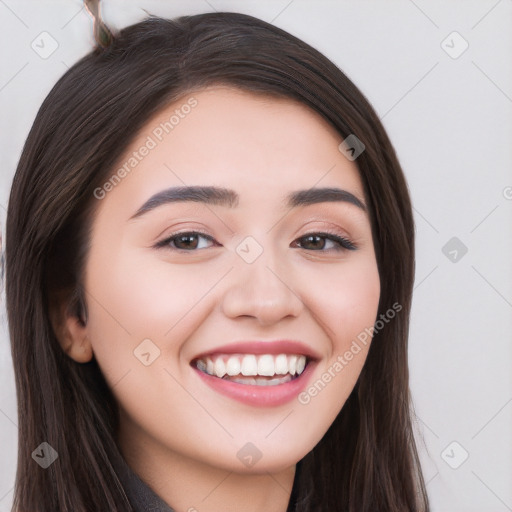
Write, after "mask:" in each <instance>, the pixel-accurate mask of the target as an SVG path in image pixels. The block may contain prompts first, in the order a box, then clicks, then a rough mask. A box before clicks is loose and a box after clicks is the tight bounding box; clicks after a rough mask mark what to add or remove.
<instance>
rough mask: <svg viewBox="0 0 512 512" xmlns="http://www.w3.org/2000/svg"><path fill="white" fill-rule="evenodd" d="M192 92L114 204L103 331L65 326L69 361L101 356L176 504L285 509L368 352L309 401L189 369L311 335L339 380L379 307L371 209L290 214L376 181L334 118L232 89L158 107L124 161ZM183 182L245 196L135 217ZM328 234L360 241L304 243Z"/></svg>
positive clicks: (144, 458)
mask: <svg viewBox="0 0 512 512" xmlns="http://www.w3.org/2000/svg"><path fill="white" fill-rule="evenodd" d="M190 96H193V97H194V98H195V99H196V100H197V102H198V103H197V106H196V107H195V108H194V109H192V111H191V112H190V114H188V115H187V116H186V117H184V118H183V119H180V123H179V125H177V126H175V128H174V129H173V131H172V132H171V133H169V134H167V135H165V137H164V139H163V140H162V142H160V143H159V144H158V145H157V147H156V148H154V149H152V150H151V151H150V152H149V154H148V155H147V156H146V157H144V159H142V161H141V162H140V163H139V164H138V165H137V167H136V169H134V170H133V171H132V172H131V173H130V174H129V175H128V176H127V177H126V178H125V179H123V180H122V181H121V183H119V184H118V185H117V186H115V187H114V188H113V189H112V190H111V191H110V192H108V193H107V194H106V196H105V197H104V198H103V199H101V200H98V207H97V210H96V214H95V217H94V221H93V226H92V234H91V247H90V252H89V254H88V258H87V262H86V268H85V278H84V285H85V289H86V301H87V309H88V320H87V324H86V325H85V326H84V325H81V324H80V323H79V322H78V321H77V319H76V318H74V317H67V318H66V319H65V322H64V324H63V326H61V328H59V333H60V334H59V336H60V339H61V342H62V345H63V348H64V349H65V350H66V351H67V353H68V354H69V356H70V357H72V358H74V359H75V360H77V361H80V362H85V361H88V360H90V359H91V357H93V355H94V357H95V358H96V359H97V361H98V363H99V365H100V368H101V370H102V372H103V374H104V376H105V378H106V380H107V382H108V384H109V386H110V387H111V388H112V390H113V393H114V395H115V397H116V400H117V401H118V404H119V408H120V431H119V436H118V443H119V446H120V448H121V451H122V453H123V455H124V457H125V459H126V460H127V461H128V463H129V465H130V466H131V467H132V468H133V469H134V471H136V472H137V473H138V474H139V475H140V476H141V478H142V479H143V480H144V481H145V482H146V483H148V485H150V487H151V488H152V489H153V490H154V491H155V492H156V493H157V494H158V495H159V496H161V497H162V499H163V500H165V501H166V502H167V503H169V504H170V505H171V506H172V507H173V508H174V509H175V510H177V511H178V512H182V511H189V510H190V511H192V510H198V511H200V512H221V511H222V512H226V511H234V510H237V511H238V512H253V511H254V512H256V511H260V510H268V511H269V512H283V511H285V510H286V507H287V504H288V501H289V496H290V492H291V488H292V484H293V478H294V474H295V464H296V463H297V462H298V461H299V460H300V459H301V458H303V457H304V456H305V455H306V454H307V453H308V452H309V451H310V450H311V449H312V448H313V447H314V446H315V445H316V444H317V443H318V442H319V441H320V439H321V438H322V436H323V435H324V434H325V432H326V431H327V429H328V428H329V426H330V425H331V424H332V422H333V421H334V419H335V417H336V415H337V414H338V413H339V411H340V410H341V408H342V406H343V404H344V403H345V401H346V399H347V397H348V396H349V394H350V392H351V390H352V389H353V387H354V385H355V383H356V381H357V378H358V376H359V374H360V371H361V369H362V366H363V364H364V361H365V358H366V355H367V350H368V348H369V344H367V345H366V346H363V345H361V348H362V350H361V351H360V352H359V353H358V354H357V355H355V356H354V357H353V359H352V360H351V361H350V362H348V364H347V365H346V366H345V367H344V368H343V371H341V372H339V373H338V374H336V377H335V378H333V379H332V380H331V382H330V383H328V384H327V385H326V386H325V388H324V389H323V390H322V391H321V392H319V393H318V394H317V396H315V397H314V398H312V399H311V401H310V402H309V403H308V404H301V403H299V401H298V400H296V399H294V400H292V401H290V402H288V403H286V404H284V405H279V406H272V407H256V406H252V405H247V404H244V403H241V402H239V401H235V400H233V399H232V398H229V397H226V396H224V395H221V394H219V393H218V392H216V391H214V390H213V389H211V388H210V387H209V386H207V385H205V384H204V382H203V381H202V379H201V378H199V376H198V375H197V374H196V371H195V370H194V369H192V368H191V365H190V362H191V360H192V359H193V358H194V357H195V356H197V355H198V354H200V353H204V352H207V351H209V350H213V349H214V348H216V347H219V346H221V345H224V344H226V343H230V342H234V341H237V340H276V339H295V340H301V341H303V342H304V343H305V344H306V345H308V346H310V347H312V348H313V349H314V350H315V351H316V352H317V353H318V354H319V356H320V359H319V360H318V362H317V364H316V367H315V368H314V373H313V375H312V376H311V378H310V380H309V383H314V382H315V381H317V380H318V379H320V378H321V376H322V374H324V373H325V372H328V369H329V368H330V367H332V365H333V364H334V363H335V361H336V360H337V358H338V357H339V356H342V355H343V354H344V353H345V352H346V351H347V350H348V349H349V348H350V345H351V343H352V342H353V340H354V339H356V337H357V335H358V334H359V333H361V332H362V331H364V329H365V328H368V327H370V326H372V325H373V323H374V321H375V318H376V315H377V308H378V301H379V295H380V283H379V275H378V270H377V263H376V259H375V252H374V246H373V241H372V236H371V226H370V221H369V217H368V214H367V213H366V212H365V211H363V210H362V209H360V208H358V207H356V206H354V205H352V204H349V203H346V202H323V203H320V204H313V205H308V206H304V207H298V208H294V209H292V210H290V209H289V208H285V207H284V206H283V198H284V197H285V195H287V194H288V193H290V192H292V191H295V190H299V189H309V188H311V187H339V188H342V189H344V190H347V191H349V192H351V193H352V194H354V195H355V196H356V197H358V198H359V199H360V200H361V201H362V202H364V193H363V187H362V184H361V180H360V178H359V174H358V171H357V167H356V165H355V162H351V161H349V160H348V159H347V158H345V156H344V155H343V154H342V153H341V152H340V151H339V150H338V145H339V144H340V142H341V141H342V138H341V137H340V135H339V134H338V133H337V132H336V131H335V130H334V129H333V128H332V127H331V126H330V125H329V124H328V123H327V122H326V121H325V120H323V119H322V118H321V117H320V116H319V115H318V114H316V113H315V112H313V111H312V110H310V109H309V108H307V107H306V106H304V105H302V104H299V103H296V102H294V101H292V100H289V99H275V98H270V97H265V96H261V95H254V94H250V93H247V92H241V91H238V90H235V89H231V88H228V87H220V86H216V87H210V88H207V89H204V90H202V91H199V92H195V93H194V94H193V95H192V94H190V95H188V96H186V97H185V98H184V99H182V100H180V101H177V102H175V103H174V104H172V105H170V106H169V107H168V108H166V109H165V110H163V111H162V112H160V113H159V114H158V115H157V116H156V117H155V118H154V119H152V120H151V121H150V122H149V123H148V124H147V125H146V127H145V128H144V129H143V130H142V131H141V132H140V135H139V136H138V138H137V140H135V141H134V142H133V143H132V144H131V145H130V147H129V148H128V149H127V151H126V154H125V157H124V158H123V159H121V160H120V162H119V166H121V165H122V164H123V163H124V161H125V160H126V158H127V157H128V156H129V155H130V154H131V153H132V152H133V151H135V150H137V149H138V148H140V147H141V145H143V144H144V142H145V141H146V140H147V136H148V135H151V133H152V130H154V128H155V127H156V126H158V125H159V123H160V122H163V121H165V120H168V119H169V117H170V115H171V114H172V112H173V111H174V110H175V109H176V108H179V107H180V106H181V105H183V104H184V103H185V102H186V100H187V99H188V98H189V97H190ZM116 169H117V167H116ZM183 185H215V186H222V187H227V188H230V189H234V190H235V191H236V192H237V193H238V194H239V195H240V201H239V204H238V206H236V207H234V208H227V207H225V206H218V205H208V206H207V205H204V204H201V203H198V202H192V203H191V202H188V203H185V202H181V203H173V204H167V205H164V206H160V207H159V208H156V209H155V210H153V211H151V212H148V213H146V214H144V215H142V216H139V217H136V218H135V219H130V217H131V216H132V215H133V214H134V213H135V212H136V211H137V210H138V208H139V207H140V206H141V205H142V204H143V203H144V202H145V201H146V200H147V199H148V198H149V197H151V196H152V195H153V194H155V193H156V192H159V191H161V190H164V189H166V188H168V187H173V186H183ZM198 229H199V230H201V231H203V232H206V233H207V234H209V235H210V236H212V237H213V238H214V240H215V244H216V245H213V244H212V243H211V242H209V241H208V240H207V239H203V238H199V239H198V241H200V242H199V243H200V246H199V247H200V248H197V249H192V250H190V249H188V250H187V249H182V250H181V251H179V250H178V249H176V248H175V247H172V245H168V246H167V248H159V249H156V248H155V247H154V245H155V244H156V243H157V242H159V241H161V240H163V239H165V238H167V237H168V236H169V235H170V234H172V233H175V232H176V231H179V232H189V231H194V230H198ZM322 231H331V232H334V233H336V234H338V235H341V236H344V237H346V238H348V239H349V240H350V241H352V243H354V244H355V245H356V246H357V250H353V251H350V250H346V249H345V250H343V249H342V250H339V251H336V247H338V246H337V244H336V242H331V241H329V240H328V239H325V238H324V239H321V240H320V242H322V240H323V241H325V244H326V245H325V248H322V244H321V243H320V244H317V245H316V246H314V245H313V246H311V245H310V246H308V245H307V244H306V245H303V246H301V245H300V243H298V241H299V242H300V240H302V241H303V244H304V239H303V238H302V237H304V235H305V234H308V233H315V232H316V233H318V232H322ZM249 235H250V236H252V237H253V238H254V239H256V240H257V242H258V243H259V244H260V246H261V247H262V248H263V253H262V254H261V256H260V257H259V258H257V259H256V260H255V261H254V262H253V263H251V264H248V263H247V262H246V261H244V260H243V259H242V258H241V257H240V256H239V255H238V254H237V252H236V247H237V246H238V244H240V242H241V241H242V240H244V238H245V237H246V236H249ZM304 247H306V248H304ZM307 247H313V248H307ZM315 247H318V248H315ZM144 339H151V340H152V342H153V343H154V344H155V345H156V346H157V347H158V348H159V350H160V356H159V357H158V358H156V359H155V360H154V362H153V363H152V364H150V365H149V366H145V365H143V364H142V363H141V362H140V361H139V359H137V358H136V357H134V350H135V349H136V348H137V346H138V345H139V344H140V343H141V341H142V340H144ZM331 371H332V370H331ZM247 442H251V443H253V444H254V445H255V446H256V447H257V448H258V450H259V451H260V452H261V454H262V457H261V459H260V460H259V461H258V462H257V463H256V464H254V466H252V467H246V466H245V465H244V464H242V463H241V461H240V460H239V459H238V458H237V452H238V451H239V450H240V449H241V448H242V447H243V446H244V445H245V444H246V443H247Z"/></svg>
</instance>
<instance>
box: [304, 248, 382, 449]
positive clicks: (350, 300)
mask: <svg viewBox="0 0 512 512" xmlns="http://www.w3.org/2000/svg"><path fill="white" fill-rule="evenodd" d="M315 280H316V283H317V284H318V285H319V286H318V288H317V292H316V294H314V295H313V294H312V295H310V301H309V303H308V305H309V308H310V309H311V310H312V312H313V313H315V316H316V317H317V321H318V322H319V323H320V324H321V325H322V326H323V327H324V331H325V333H326V335H327V336H328V337H329V338H330V340H331V343H330V345H329V353H328V354H326V357H325V358H324V359H323V360H322V361H321V362H320V363H319V365H318V368H317V370H316V372H315V378H314V379H313V380H312V381H311V382H310V384H309V386H308V387H307V388H306V389H305V390H304V392H303V393H301V394H300V395H299V397H298V402H299V404H300V407H302V408H305V410H307V411H308V412H307V417H316V418H318V421H319V423H322V425H317V428H318V427H320V428H321V429H323V430H324V431H327V429H328V428H329V426H330V425H331V424H332V422H333V421H334V419H335V418H336V416H337V415H338V413H339V411H340V410H341V408H342V407H343V404H344V403H345V401H346V400H347V398H348V397H349V395H350V393H351V392H352V389H353V388H354V386H355V384H356V382H357V379H358V378H359V375H360V373H361V370H362V368H363V365H364V363H365V360H366V356H367V354H368V350H369V346H370V343H371V337H372V336H371V333H372V330H371V329H372V328H373V326H374V323H375V320H376V317H377V312H378V305H379V299H380V279H379V273H378V268H377V264H376V261H375V258H374V257H370V256H368V257H367V258H359V259H357V260H356V259H355V258H354V260H353V261H351V262H350V264H348V262H347V265H346V266H345V267H344V268H340V269H338V271H336V272H329V273H328V274H325V275H321V276H319V275H318V274H317V275H316V278H315ZM303 432H310V434H311V436H312V439H313V437H314V435H315V432H314V431H313V430H311V429H310V427H308V424H307V423H305V424H304V430H303Z"/></svg>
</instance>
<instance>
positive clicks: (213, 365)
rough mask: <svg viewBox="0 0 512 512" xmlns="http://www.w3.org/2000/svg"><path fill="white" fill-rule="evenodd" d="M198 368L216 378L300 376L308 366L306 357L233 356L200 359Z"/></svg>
mask: <svg viewBox="0 0 512 512" xmlns="http://www.w3.org/2000/svg"><path fill="white" fill-rule="evenodd" d="M196 366H197V368H198V369H199V370H201V371H203V372H206V373H208V374H210V375H215V376H216V377H220V378H222V377H224V376H225V375H229V376H234V375H240V374H241V375H246V376H249V375H261V376H267V377H272V376H274V375H286V374H288V373H289V374H291V375H295V374H297V375H300V374H301V373H302V372H303V371H304V368H305V366H306V356H303V355H296V354H292V355H288V354H279V355H272V354H263V355H260V356H256V355H254V354H233V355H218V356H207V357H203V358H201V359H198V360H197V362H196Z"/></svg>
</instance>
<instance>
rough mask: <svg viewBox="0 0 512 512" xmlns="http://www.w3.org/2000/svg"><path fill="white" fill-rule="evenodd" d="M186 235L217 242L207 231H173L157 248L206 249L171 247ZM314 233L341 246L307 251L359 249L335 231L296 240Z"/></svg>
mask: <svg viewBox="0 0 512 512" xmlns="http://www.w3.org/2000/svg"><path fill="white" fill-rule="evenodd" d="M184 235H200V236H201V237H204V238H206V239H207V240H209V241H210V242H215V239H214V238H213V237H212V236H210V235H208V234H206V233H203V232H202V231H181V232H178V233H172V234H171V235H169V236H168V237H166V238H165V239H164V240H161V241H160V242H157V243H156V245H155V248H157V249H163V248H167V249H171V250H175V251H180V252H197V251H198V250H199V251H200V250H203V249H204V248H203V249H192V250H188V249H180V248H177V247H170V243H171V242H173V241H174V240H175V239H177V238H178V237H179V236H184ZM312 235H315V236H318V237H320V238H327V239H328V240H331V241H333V242H336V243H338V244H339V246H338V247H337V248H333V249H327V250H324V249H319V250H315V249H305V250H306V251H313V252H339V251H355V250H356V249H357V246H356V245H355V244H354V243H353V242H351V241H350V240H349V239H348V238H345V237H343V236H339V235H336V234H335V233H329V232H326V231H321V232H317V231H312V232H311V233H306V234H304V235H302V236H301V237H299V238H297V239H296V240H302V239H305V238H307V237H308V236H312ZM294 242H295V240H294Z"/></svg>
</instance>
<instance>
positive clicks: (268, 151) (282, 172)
mask: <svg viewBox="0 0 512 512" xmlns="http://www.w3.org/2000/svg"><path fill="white" fill-rule="evenodd" d="M341 141H342V137H341V136H340V135H339V134H338V133H337V132H336V130H335V129H334V128H333V127H332V126H331V125H330V124H329V123H328V122H327V121H326V120H324V119H323V118H322V117H321V116H320V115H319V114H317V113H316V112H314V111H313V110H312V109H310V108H309V107H307V106H305V105H303V104H301V103H299V102H297V101H294V100H292V99H288V98H276V97H272V96H268V95H260V94H257V95H256V94H253V93H250V92H246V91H241V90H238V89H234V88H231V87H226V86H213V87H209V88H207V89H204V90H200V91H196V92H193V93H190V94H187V95H184V96H183V97H182V98H180V99H179V100H177V101H175V102H173V103H172V104H170V105H168V106H166V107H165V108H163V109H162V110H161V111H160V112H158V113H157V114H156V115H155V116H154V117H153V118H152V119H151V120H150V121H149V122H148V123H146V125H145V126H144V127H143V128H142V130H141V131H140V132H139V134H138V136H137V137H136V139H135V140H134V141H133V142H132V143H131V144H130V146H129V147H128V148H127V150H126V151H125V153H124V154H123V156H122V157H121V159H119V161H118V162H117V164H116V166H114V168H113V169H112V175H114V174H116V173H117V171H118V170H120V169H124V171H123V172H121V173H120V174H121V175H122V179H121V180H119V182H118V183H116V185H115V186H114V187H112V189H113V190H112V191H111V192H109V193H108V194H107V197H106V199H107V200H108V202H109V203H114V202H118V201H119V203H121V202H122V201H124V202H126V198H130V199H129V200H130V202H131V201H132V200H133V202H134V203H135V204H136V203H141V202H143V201H144V200H145V199H146V198H147V197H149V196H150V195H152V194H154V193H155V192H158V191H159V190H161V189H163V188H166V187H173V186H190V185H216V186H222V187H226V188H230V189H235V190H237V191H238V195H239V196H240V203H241V204H242V205H244V204H245V203H246V202H247V203H249V202H251V201H253V202H255V203H256V204H258V202H259V204H260V206H261V204H262V203H261V201H262V200H264V201H265V202H266V203H271V202H273V201H276V202H282V198H283V197H284V195H288V193H289V192H290V191H292V190H295V189H305V188H313V187H317V186H318V187H340V186H342V187H343V188H344V189H347V190H349V191H351V192H352V193H356V194H358V195H359V197H360V198H362V186H361V182H360V178H359V173H358V170H357V167H356V165H355V163H354V162H351V161H349V160H348V159H347V158H345V157H344V156H343V155H342V153H341V152H340V151H339V149H338V146H339V144H340V143H341ZM118 174H119V173H118ZM116 181H118V180H116ZM119 206H121V205H120V204H119ZM137 206H140V204H137ZM132 208H133V205H132ZM132 213H133V212H132Z"/></svg>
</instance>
